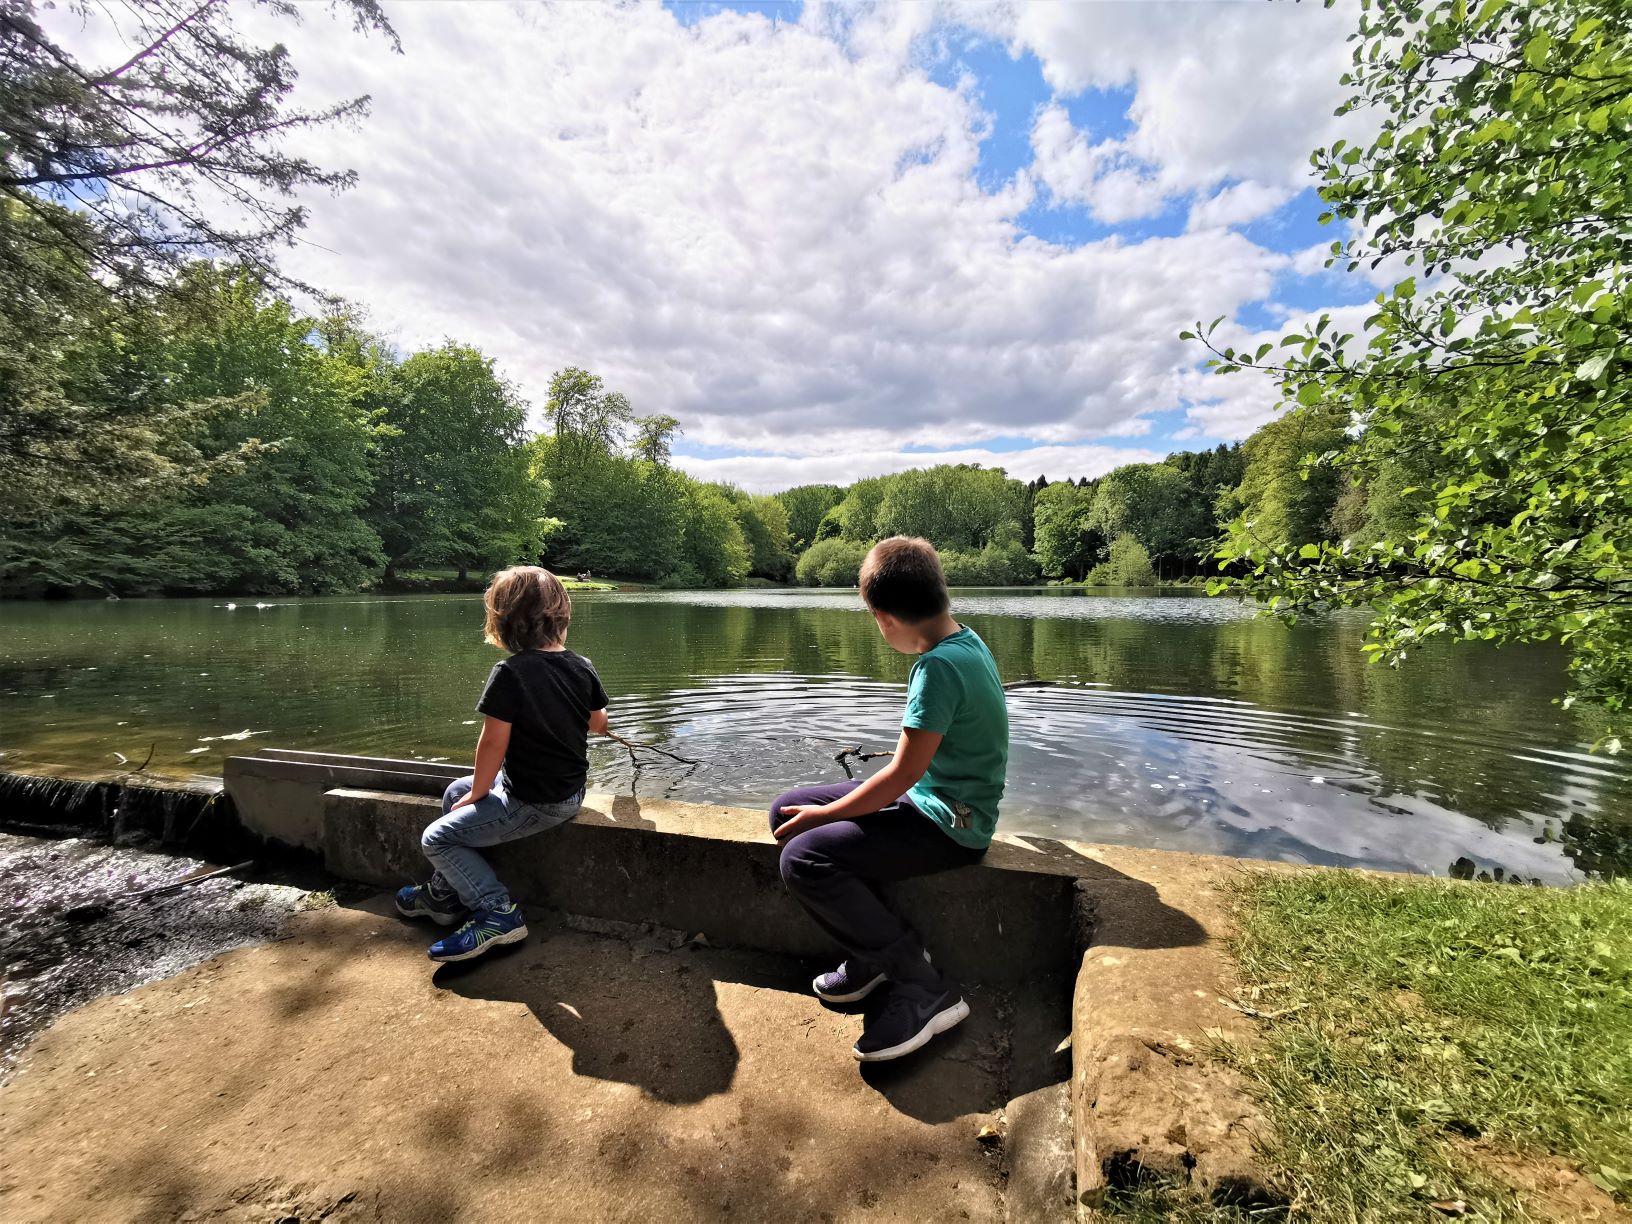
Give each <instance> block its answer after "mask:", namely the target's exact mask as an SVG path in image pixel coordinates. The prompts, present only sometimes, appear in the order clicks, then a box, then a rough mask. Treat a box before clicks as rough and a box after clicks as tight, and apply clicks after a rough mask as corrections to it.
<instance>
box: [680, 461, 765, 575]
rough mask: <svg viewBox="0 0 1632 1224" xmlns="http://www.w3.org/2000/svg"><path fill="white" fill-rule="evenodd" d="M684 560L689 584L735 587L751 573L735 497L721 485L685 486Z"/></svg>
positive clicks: (693, 484)
mask: <svg viewBox="0 0 1632 1224" xmlns="http://www.w3.org/2000/svg"><path fill="white" fill-rule="evenodd" d="M684 506H685V520H684V521H685V527H684V531H685V545H684V550H683V553H682V556H683V557H684V563H683V565H682V567H681V569H680V570H679V571H678V574H679V577H680V578H681V579H682V580H684V581H686V582H687V583H688V584H691V583H695V584H697V585H701V586H733V585H735V584H736V583H739V582H741V581H742V580H743V578H744V577H746V576H747V574H748V565H749V552H748V544H747V541H745V540H744V539H743V536H742V527H741V526H740V525H739V524H738V522H737V515H736V509H735V507H733V506H732V504H731V499H730V498H729V497H727V496H726V494H725V492H724V491H723V490H722V489H720V487H719V486H718V485H710V484H700V483H698V482H697V481H687V482H686V485H685V501H684Z"/></svg>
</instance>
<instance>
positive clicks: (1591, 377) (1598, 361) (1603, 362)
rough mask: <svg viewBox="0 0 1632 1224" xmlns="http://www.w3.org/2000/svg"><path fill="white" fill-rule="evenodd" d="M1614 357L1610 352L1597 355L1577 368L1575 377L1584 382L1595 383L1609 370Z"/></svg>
mask: <svg viewBox="0 0 1632 1224" xmlns="http://www.w3.org/2000/svg"><path fill="white" fill-rule="evenodd" d="M1613 356H1614V354H1613V353H1612V352H1608V351H1605V352H1602V353H1595V354H1594V355H1593V356H1591V357H1589V358H1587V360H1585V361H1583V362H1582V363H1581V364H1580V365H1578V366H1576V367H1575V376H1576V377H1577V378H1579V379H1581V380H1582V381H1584V382H1593V381H1595V380H1596V379H1598V378H1599V377H1600V376H1601V375H1602V374H1603V372H1604V371H1605V370H1607V369H1609V362H1610V358H1612V357H1613Z"/></svg>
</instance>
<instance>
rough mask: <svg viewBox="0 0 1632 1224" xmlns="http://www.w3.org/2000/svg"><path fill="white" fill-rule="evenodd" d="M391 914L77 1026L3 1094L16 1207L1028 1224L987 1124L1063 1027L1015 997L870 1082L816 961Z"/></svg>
mask: <svg viewBox="0 0 1632 1224" xmlns="http://www.w3.org/2000/svg"><path fill="white" fill-rule="evenodd" d="M388 904H389V902H388V901H387V899H385V898H376V899H373V900H371V901H369V902H368V903H366V904H365V905H363V906H362V907H360V908H330V909H325V910H319V911H315V912H312V913H308V914H303V915H300V916H298V917H297V918H296V919H295V920H294V924H293V926H292V927H291V929H290V934H289V935H288V936H287V937H286V938H284V939H283V940H281V941H279V942H275V943H272V944H268V945H263V946H260V947H254V948H247V949H242V950H239V951H236V952H231V953H228V954H226V955H223V956H219V957H217V958H215V959H213V960H210V961H207V962H205V963H204V964H202V965H199V966H197V967H196V968H194V969H190V970H188V971H186V972H184V973H181V974H179V975H177V976H175V977H172V978H169V979H167V980H164V981H161V982H157V983H154V984H152V985H149V986H145V987H142V988H140V989H137V990H134V991H132V992H130V993H128V994H124V995H119V996H115V997H111V998H106V999H102V1000H99V1001H97V1002H94V1003H91V1004H89V1005H87V1006H85V1007H83V1008H80V1009H79V1010H77V1011H74V1012H72V1013H70V1014H69V1015H67V1016H65V1017H63V1018H62V1019H61V1020H59V1021H58V1022H57V1023H56V1024H55V1025H54V1026H52V1028H51V1029H49V1030H48V1031H47V1032H46V1033H45V1034H44V1035H43V1036H41V1037H40V1038H39V1039H38V1040H37V1041H36V1042H35V1043H34V1044H33V1045H32V1046H30V1047H29V1048H28V1050H27V1051H26V1052H25V1053H24V1056H23V1059H22V1062H21V1065H20V1067H19V1070H18V1073H17V1074H16V1075H15V1077H14V1078H13V1080H12V1082H11V1083H10V1084H8V1085H7V1086H6V1087H5V1088H3V1089H0V1150H3V1151H4V1153H5V1159H4V1161H3V1164H0V1219H4V1220H6V1221H8V1222H15V1224H21V1222H23V1221H37V1220H41V1221H43V1220H63V1221H67V1220H73V1221H90V1220H173V1219H182V1220H218V1219H219V1220H291V1219H296V1220H302V1221H309V1220H320V1219H332V1220H337V1221H346V1220H364V1219H370V1220H390V1221H455V1220H482V1221H494V1220H574V1221H576V1220H642V1221H649V1220H671V1221H683V1220H693V1219H756V1220H757V1219H767V1220H769V1219H774V1220H777V1221H785V1220H786V1221H795V1220H824V1221H825V1220H835V1221H837V1220H847V1219H857V1218H867V1219H910V1220H928V1219H934V1220H957V1219H971V1220H998V1219H1002V1218H1003V1215H1004V1205H1003V1198H1002V1179H1001V1176H1000V1168H999V1163H1000V1162H999V1158H998V1156H997V1154H996V1153H995V1152H994V1151H993V1150H992V1149H991V1148H989V1147H987V1146H983V1145H982V1144H981V1143H980V1142H979V1141H977V1138H976V1135H977V1132H978V1131H979V1129H980V1128H981V1126H982V1125H983V1124H984V1123H987V1122H991V1121H993V1120H994V1117H995V1115H996V1112H997V1111H998V1110H1000V1108H1001V1107H1002V1104H1003V1102H1004V1101H1005V1099H1007V1095H1008V1094H1009V1093H1010V1092H1011V1091H1016V1090H1017V1089H1024V1088H1028V1087H1032V1086H1035V1085H1015V1084H1012V1083H1009V1082H1007V1076H1008V1071H1007V1069H1008V1068H1009V1067H1010V1066H1011V1065H1012V1061H1013V1060H1011V1058H1010V1055H1011V1049H1010V1033H1011V1032H1022V1031H1024V1032H1037V1033H1041V1032H1044V1031H1046V1030H1047V1029H1048V1028H1049V1025H1048V1024H1046V1023H1042V1024H1040V1023H1036V1022H1025V1023H1022V1022H1021V1021H1022V1020H1024V1019H1025V1018H1024V1017H1020V1018H1017V1017H1016V1016H1015V1015H1014V1014H1013V1006H1014V1003H1013V1000H1011V999H1010V998H1008V997H1006V996H1003V995H999V994H996V993H994V992H990V991H983V990H980V989H978V988H977V989H975V990H972V991H971V992H970V994H969V996H968V997H969V999H970V1003H971V1006H972V1007H973V1009H974V1015H973V1017H972V1018H971V1020H970V1021H969V1022H967V1023H966V1024H964V1025H963V1026H962V1027H961V1028H960V1029H958V1030H957V1031H956V1032H955V1033H954V1034H952V1035H949V1036H948V1037H946V1038H942V1039H940V1041H939V1042H938V1043H937V1044H936V1045H933V1046H931V1047H930V1049H929V1050H928V1051H925V1052H924V1053H923V1054H920V1055H918V1056H915V1057H913V1058H910V1059H906V1060H902V1061H901V1062H898V1063H892V1064H887V1065H883V1066H878V1067H874V1068H867V1069H865V1070H864V1069H862V1068H861V1067H860V1065H859V1064H857V1063H856V1062H855V1061H854V1060H853V1059H852V1058H851V1056H850V1052H849V1051H850V1045H851V1043H852V1042H853V1041H854V1039H855V1036H856V1034H857V1033H858V1032H859V1030H860V1023H861V1017H860V1016H858V1015H846V1014H842V1013H839V1012H835V1011H831V1010H829V1009H827V1008H824V1007H823V1006H822V1005H821V1004H820V1003H819V1002H818V1001H817V1000H816V999H815V998H813V997H812V996H811V995H810V994H809V993H808V978H809V967H808V966H804V965H798V964H794V963H791V962H788V961H783V960H779V959H777V958H768V957H764V956H759V955H756V954H749V953H740V952H726V951H722V950H717V949H713V948H708V947H691V946H681V947H678V948H677V947H674V946H672V941H671V940H669V939H666V938H661V937H656V936H653V937H646V938H635V939H629V938H623V937H612V936H608V935H605V934H598V933H590V932H586V931H584V930H577V929H567V928H566V927H564V926H562V925H560V923H559V922H557V923H555V924H553V925H552V924H551V923H549V922H548V921H547V920H546V921H537V920H535V921H534V922H533V923H532V925H533V927H534V932H535V934H534V938H533V939H531V940H530V941H529V942H528V943H527V944H525V945H523V946H522V947H521V948H519V949H517V950H515V951H513V952H504V953H501V954H499V955H496V956H493V957H490V958H487V959H484V960H481V961H476V962H472V963H471V964H470V965H469V966H458V965H448V966H442V967H436V966H433V965H432V964H431V963H430V962H428V961H427V960H426V959H425V956H424V946H425V944H426V943H427V942H428V941H429V939H430V938H433V937H434V934H433V931H432V929H431V928H428V927H425V926H418V925H409V924H405V923H402V922H400V921H398V920H396V919H395V918H394V917H391V916H388V914H387V906H388ZM1027 1006H1028V1007H1031V1006H1034V1005H1033V1004H1028V1005H1027ZM1025 1061H1026V1062H1027V1065H1038V1064H1037V1061H1036V1060H1035V1059H1032V1060H1025ZM1053 1065H1056V1066H1057V1065H1058V1063H1057V1062H1056V1063H1055V1064H1053ZM1064 1071H1065V1069H1064V1068H1061V1069H1060V1071H1059V1072H1058V1074H1059V1075H1060V1077H1062V1078H1063V1075H1064ZM1050 1074H1053V1073H1052V1072H1051V1073H1050Z"/></svg>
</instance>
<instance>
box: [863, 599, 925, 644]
mask: <svg viewBox="0 0 1632 1224" xmlns="http://www.w3.org/2000/svg"><path fill="white" fill-rule="evenodd" d="M867 611H869V612H871V613H872V614H873V620H874V621H875V622H876V623H877V625H878V631H879V632H880V633H881V634H883V635H884V640H885V641H886V642H888V643H889V644H890V646H891V647H892V648H893V649H895V650H899V651H900V652H901V653H902V654H922V653H923V645H922V643H921V641H920V635H919V633H918V631H917V630H916V629H915V628H914V627H913V626H912V625H909V624H907V622H906V621H903V620H897V619H896V618H895V617H893V616H891V615H890V614H889V613H888V612H880V611H879V610H878V609H877V608H868V609H867Z"/></svg>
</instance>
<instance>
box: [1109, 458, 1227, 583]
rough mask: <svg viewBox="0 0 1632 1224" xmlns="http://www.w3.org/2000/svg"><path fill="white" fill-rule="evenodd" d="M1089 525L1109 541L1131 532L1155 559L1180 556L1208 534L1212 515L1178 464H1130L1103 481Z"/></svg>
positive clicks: (1198, 545)
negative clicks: (1172, 465) (1173, 465)
mask: <svg viewBox="0 0 1632 1224" xmlns="http://www.w3.org/2000/svg"><path fill="white" fill-rule="evenodd" d="M1088 526H1089V527H1090V528H1091V529H1092V530H1095V531H1097V532H1099V534H1100V535H1101V537H1103V538H1104V539H1107V540H1114V539H1116V537H1117V536H1121V535H1132V536H1133V537H1134V538H1135V539H1137V540H1138V541H1139V543H1140V545H1141V546H1143V548H1144V549H1145V551H1146V552H1147V553H1149V554H1150V556H1151V557H1153V558H1170V559H1172V560H1174V561H1182V560H1184V559H1186V558H1188V557H1192V556H1194V555H1195V554H1196V553H1197V552H1198V551H1199V550H1200V549H1201V547H1202V546H1203V545H1204V543H1205V542H1206V540H1207V539H1208V538H1210V536H1211V535H1212V529H1213V519H1212V515H1211V514H1209V513H1208V510H1207V507H1206V506H1204V505H1203V504H1202V503H1201V501H1200V500H1199V498H1197V496H1196V492H1195V488H1194V486H1192V485H1191V483H1190V482H1189V480H1187V479H1186V478H1185V476H1184V474H1183V473H1182V472H1180V471H1179V470H1178V469H1177V468H1175V467H1171V466H1169V465H1167V464H1165V463H1130V464H1128V465H1127V466H1125V467H1119V468H1117V469H1116V470H1115V471H1113V472H1110V473H1108V474H1107V475H1106V476H1105V477H1104V478H1103V479H1101V480H1100V482H1099V485H1098V487H1097V488H1096V489H1095V491H1094V501H1093V506H1092V507H1091V508H1090V510H1089V512H1088Z"/></svg>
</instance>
